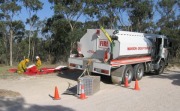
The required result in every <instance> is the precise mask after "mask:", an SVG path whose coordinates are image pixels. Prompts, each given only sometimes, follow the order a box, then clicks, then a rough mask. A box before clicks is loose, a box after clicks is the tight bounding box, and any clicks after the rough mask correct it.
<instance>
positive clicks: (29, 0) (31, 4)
mask: <svg viewBox="0 0 180 111" xmlns="http://www.w3.org/2000/svg"><path fill="white" fill-rule="evenodd" d="M22 2H23V4H24V7H25V8H26V10H27V12H28V14H29V18H28V19H27V22H26V23H27V24H29V26H30V29H29V30H30V35H29V51H28V58H30V54H31V53H30V52H31V37H32V35H33V34H32V30H33V26H34V24H35V23H36V21H37V20H38V17H37V15H36V14H37V11H38V10H40V9H42V6H43V3H42V2H40V0H22Z"/></svg>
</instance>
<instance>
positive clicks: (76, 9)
mask: <svg viewBox="0 0 180 111" xmlns="http://www.w3.org/2000/svg"><path fill="white" fill-rule="evenodd" d="M49 2H50V3H51V4H53V7H52V8H53V9H54V13H55V15H63V16H64V19H65V20H64V24H67V23H68V24H67V25H69V27H70V32H69V31H65V33H66V32H67V34H68V33H69V34H68V36H66V38H64V40H68V41H70V43H69V45H70V47H73V46H74V44H75V43H76V41H77V40H78V39H79V38H80V37H79V36H75V34H77V33H76V32H77V31H78V30H76V29H78V27H77V26H78V23H79V22H78V20H79V19H80V17H81V16H82V14H83V2H82V0H49ZM59 30H64V29H62V28H60V29H59ZM72 35H73V36H72ZM59 37H62V36H61V35H60V36H59ZM70 52H71V51H70Z"/></svg>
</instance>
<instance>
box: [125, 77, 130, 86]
mask: <svg viewBox="0 0 180 111" xmlns="http://www.w3.org/2000/svg"><path fill="white" fill-rule="evenodd" d="M124 86H125V87H129V83H128V78H127V77H125V84H124Z"/></svg>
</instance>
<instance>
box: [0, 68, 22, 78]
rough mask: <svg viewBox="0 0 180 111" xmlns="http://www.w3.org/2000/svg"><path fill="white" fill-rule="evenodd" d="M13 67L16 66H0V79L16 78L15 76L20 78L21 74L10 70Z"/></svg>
mask: <svg viewBox="0 0 180 111" xmlns="http://www.w3.org/2000/svg"><path fill="white" fill-rule="evenodd" d="M11 68H16V67H10V66H1V67H0V79H9V78H11V79H15V78H19V77H20V76H22V75H20V74H18V73H12V72H9V69H11Z"/></svg>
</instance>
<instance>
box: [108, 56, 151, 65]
mask: <svg viewBox="0 0 180 111" xmlns="http://www.w3.org/2000/svg"><path fill="white" fill-rule="evenodd" d="M149 61H151V56H143V57H131V58H123V59H116V60H111V65H112V66H120V65H126V64H134V63H142V62H149Z"/></svg>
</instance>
